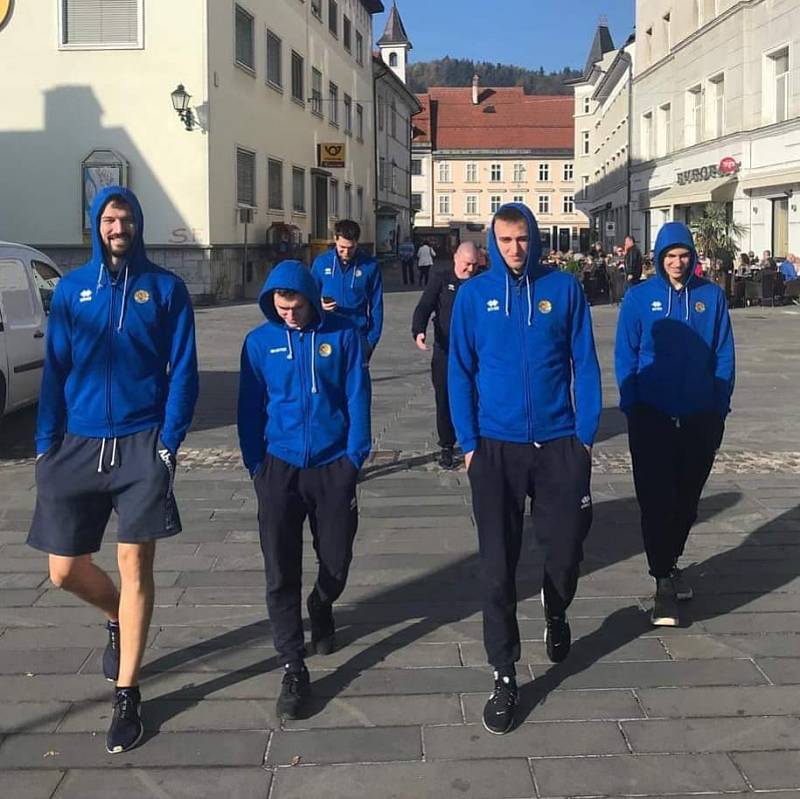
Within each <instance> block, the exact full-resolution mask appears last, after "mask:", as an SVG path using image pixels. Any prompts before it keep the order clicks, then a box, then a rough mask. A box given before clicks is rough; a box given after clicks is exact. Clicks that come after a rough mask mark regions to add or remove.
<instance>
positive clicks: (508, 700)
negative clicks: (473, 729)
mask: <svg viewBox="0 0 800 799" xmlns="http://www.w3.org/2000/svg"><path fill="white" fill-rule="evenodd" d="M516 706H517V681H516V679H515V678H514V675H513V674H503V675H501V674H500V673H499V672H497V671H496V672H495V673H494V691H492V695H491V696H490V697H489V699H488V701H487V702H486V705H485V706H484V708H483V726H484V727H486V729H487V730H488V731H489V732H490V733H492V734H493V735H504V734H505V733H507V732H508V731H509V730H510V729H511V728H512V727H513V726H514V708H515V707H516Z"/></svg>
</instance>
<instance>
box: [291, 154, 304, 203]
mask: <svg viewBox="0 0 800 799" xmlns="http://www.w3.org/2000/svg"><path fill="white" fill-rule="evenodd" d="M292 210H293V211H294V212H295V213H298V214H304V213H305V212H306V171H305V169H301V168H300V167H299V166H293V167H292Z"/></svg>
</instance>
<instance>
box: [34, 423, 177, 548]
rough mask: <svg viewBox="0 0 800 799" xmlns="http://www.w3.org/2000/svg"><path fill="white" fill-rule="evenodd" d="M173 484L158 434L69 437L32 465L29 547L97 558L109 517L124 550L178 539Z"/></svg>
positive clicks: (170, 465) (172, 469)
mask: <svg viewBox="0 0 800 799" xmlns="http://www.w3.org/2000/svg"><path fill="white" fill-rule="evenodd" d="M174 477H175V459H174V458H173V456H172V455H170V453H169V451H168V450H167V449H166V448H165V447H164V445H163V444H162V443H161V440H160V439H159V436H158V428H155V427H154V428H152V429H150V430H143V431H142V432H140V433H134V434H133V435H130V436H124V437H122V438H118V439H116V440H115V439H106V440H105V441H103V439H100V438H84V437H83V436H75V435H71V434H69V433H67V434H66V435H65V436H64V439H63V441H62V442H61V443H60V444H56V445H55V446H54V447H52V448H51V449H50V450H48V451H47V452H46V453H45V454H44V455H43V456H42V457H41V458H39V459H38V460H37V461H36V510H35V511H34V514H33V523H32V524H31V529H30V532H29V533H28V544H30V545H31V546H32V547H34V548H36V549H41V550H42V551H44V552H49V553H50V554H52V555H64V556H72V557H75V556H78V555H88V554H90V553H92V552H97V551H98V550H99V549H100V544H101V542H102V540H103V533H104V532H105V529H106V525H107V524H108V520H109V518H110V517H111V511H112V510H115V511H116V512H117V516H118V517H119V533H118V535H117V540H118V541H119V542H120V543H121V544H139V543H143V542H145V541H152V540H154V539H156V538H166V537H168V536H171V535H176V534H177V533H179V532H180V531H181V520H180V516H179V515H178V506H177V504H176V502H175V496H174V495H173V493H172V484H173V480H174Z"/></svg>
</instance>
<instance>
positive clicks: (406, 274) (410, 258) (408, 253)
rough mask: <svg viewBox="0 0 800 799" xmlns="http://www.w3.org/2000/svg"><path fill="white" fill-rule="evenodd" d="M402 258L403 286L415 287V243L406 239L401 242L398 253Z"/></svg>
mask: <svg viewBox="0 0 800 799" xmlns="http://www.w3.org/2000/svg"><path fill="white" fill-rule="evenodd" d="M397 254H398V256H399V257H400V268H401V269H402V272H403V285H404V286H413V285H414V242H413V241H411V239H406V240H405V241H403V242H401V244H400V246H399V247H398V251H397Z"/></svg>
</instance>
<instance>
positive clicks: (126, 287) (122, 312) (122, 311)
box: [117, 264, 128, 333]
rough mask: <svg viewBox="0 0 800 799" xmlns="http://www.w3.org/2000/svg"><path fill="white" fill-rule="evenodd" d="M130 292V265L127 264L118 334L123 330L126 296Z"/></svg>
mask: <svg viewBox="0 0 800 799" xmlns="http://www.w3.org/2000/svg"><path fill="white" fill-rule="evenodd" d="M127 292H128V265H127V264H125V280H124V281H123V282H122V307H121V308H120V309H119V324H118V325H117V332H118V333H119V332H120V331H121V330H122V322H123V320H124V319H125V295H126V294H127Z"/></svg>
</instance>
